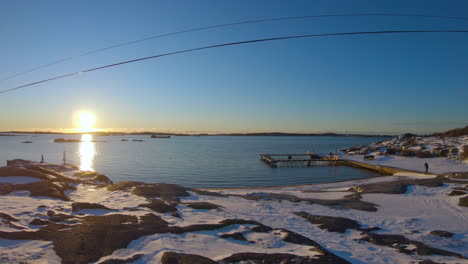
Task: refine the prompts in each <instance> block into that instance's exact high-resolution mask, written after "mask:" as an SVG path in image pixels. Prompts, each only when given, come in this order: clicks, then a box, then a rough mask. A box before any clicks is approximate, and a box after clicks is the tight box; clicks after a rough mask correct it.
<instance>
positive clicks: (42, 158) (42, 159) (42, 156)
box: [41, 154, 44, 163]
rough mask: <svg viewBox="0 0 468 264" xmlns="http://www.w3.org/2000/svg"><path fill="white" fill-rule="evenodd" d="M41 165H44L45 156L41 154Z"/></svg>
mask: <svg viewBox="0 0 468 264" xmlns="http://www.w3.org/2000/svg"><path fill="white" fill-rule="evenodd" d="M41 163H44V154H41Z"/></svg>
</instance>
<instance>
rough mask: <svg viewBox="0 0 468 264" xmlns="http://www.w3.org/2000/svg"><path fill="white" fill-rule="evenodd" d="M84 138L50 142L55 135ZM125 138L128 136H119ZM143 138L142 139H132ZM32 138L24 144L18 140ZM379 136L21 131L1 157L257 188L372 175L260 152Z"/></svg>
mask: <svg viewBox="0 0 468 264" xmlns="http://www.w3.org/2000/svg"><path fill="white" fill-rule="evenodd" d="M59 137H62V138H75V139H83V140H86V141H99V142H82V143H54V142H53V140H54V139H55V138H59ZM122 139H128V140H129V141H121V140H122ZM132 139H141V140H144V142H134V141H132ZM27 140H29V141H33V142H34V143H31V144H22V143H20V142H22V141H27ZM376 140H381V138H377V137H375V138H365V137H243V136H241V137H235V136H202V137H191V136H184V137H172V138H170V139H151V138H150V137H149V136H91V135H66V136H64V135H32V134H31V135H29V134H28V135H20V136H15V137H1V136H0V161H6V160H7V159H15V158H22V159H29V160H36V161H39V160H40V156H41V154H44V157H45V161H46V162H52V163H61V162H62V156H63V154H62V153H63V152H66V155H67V161H68V162H69V163H72V164H75V165H78V166H80V167H81V169H85V170H95V171H98V172H100V173H103V174H105V175H107V176H108V177H109V178H111V179H112V180H113V181H114V182H116V181H124V180H136V181H145V182H167V183H176V184H180V185H183V186H186V187H261V186H281V185H297V184H310V183H324V182H334V181H342V180H351V179H359V178H367V177H372V176H375V174H373V173H371V172H368V171H364V170H358V169H355V168H350V167H346V166H320V167H311V168H307V167H279V168H270V167H268V166H267V165H265V164H264V163H263V162H261V161H260V159H259V154H260V153H305V152H307V151H311V152H312V153H329V152H335V151H336V149H338V150H339V149H340V148H344V147H349V146H353V145H357V144H367V143H370V142H373V141H376Z"/></svg>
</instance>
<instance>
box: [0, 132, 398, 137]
mask: <svg viewBox="0 0 468 264" xmlns="http://www.w3.org/2000/svg"><path fill="white" fill-rule="evenodd" d="M2 133H4V134H6V133H9V134H83V133H60V132H42V131H41V132H26V131H8V132H2ZM87 134H93V135H97V136H126V135H148V136H150V135H168V136H261V137H262V136H263V137H394V135H368V134H338V133H284V132H257V133H220V134H188V133H163V132H131V133H127V132H90V133H87ZM0 135H2V134H0Z"/></svg>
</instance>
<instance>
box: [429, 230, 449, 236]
mask: <svg viewBox="0 0 468 264" xmlns="http://www.w3.org/2000/svg"><path fill="white" fill-rule="evenodd" d="M429 234H431V235H433V236H440V237H452V236H453V235H454V233H451V232H448V231H443V230H434V231H431V232H430V233H429Z"/></svg>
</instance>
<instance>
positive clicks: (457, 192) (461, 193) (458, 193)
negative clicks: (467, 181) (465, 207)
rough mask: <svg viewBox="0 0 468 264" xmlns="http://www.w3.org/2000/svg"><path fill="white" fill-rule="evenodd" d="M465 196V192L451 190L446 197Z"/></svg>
mask: <svg viewBox="0 0 468 264" xmlns="http://www.w3.org/2000/svg"><path fill="white" fill-rule="evenodd" d="M465 194H467V193H466V192H465V191H459V190H453V191H452V192H450V193H449V194H448V195H449V196H459V195H465Z"/></svg>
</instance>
